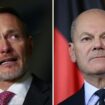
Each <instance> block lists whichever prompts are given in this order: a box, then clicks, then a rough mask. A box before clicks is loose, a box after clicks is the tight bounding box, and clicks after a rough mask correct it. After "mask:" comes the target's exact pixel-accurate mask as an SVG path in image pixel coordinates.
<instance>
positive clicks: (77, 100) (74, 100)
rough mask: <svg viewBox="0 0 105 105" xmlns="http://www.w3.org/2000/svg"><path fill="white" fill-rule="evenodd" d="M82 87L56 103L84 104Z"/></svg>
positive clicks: (63, 104)
mask: <svg viewBox="0 0 105 105" xmlns="http://www.w3.org/2000/svg"><path fill="white" fill-rule="evenodd" d="M83 103H84V89H83V88H81V89H80V90H79V91H78V92H76V93H75V94H74V95H72V96H70V97H68V98H67V99H65V100H64V101H63V102H61V103H60V104H58V105H84V104H83Z"/></svg>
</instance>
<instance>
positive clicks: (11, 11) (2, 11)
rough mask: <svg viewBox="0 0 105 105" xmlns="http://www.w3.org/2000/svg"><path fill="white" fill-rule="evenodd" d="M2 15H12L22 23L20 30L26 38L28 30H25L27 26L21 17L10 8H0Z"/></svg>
mask: <svg viewBox="0 0 105 105" xmlns="http://www.w3.org/2000/svg"><path fill="white" fill-rule="evenodd" d="M2 13H8V14H11V15H14V16H15V17H16V18H17V19H19V20H20V21H21V23H22V28H23V30H22V31H23V32H24V34H25V35H26V36H28V35H29V34H28V33H29V32H28V28H27V25H26V23H25V21H24V19H23V17H22V16H21V15H20V14H19V13H18V12H17V11H16V10H15V9H14V8H12V7H0V14H2Z"/></svg>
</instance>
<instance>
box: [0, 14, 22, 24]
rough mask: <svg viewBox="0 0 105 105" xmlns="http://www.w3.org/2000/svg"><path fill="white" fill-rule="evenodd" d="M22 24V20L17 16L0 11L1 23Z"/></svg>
mask: <svg viewBox="0 0 105 105" xmlns="http://www.w3.org/2000/svg"><path fill="white" fill-rule="evenodd" d="M13 24H14V25H21V24H22V22H21V21H20V20H19V19H18V18H17V17H16V16H15V15H12V14H9V13H0V25H13Z"/></svg>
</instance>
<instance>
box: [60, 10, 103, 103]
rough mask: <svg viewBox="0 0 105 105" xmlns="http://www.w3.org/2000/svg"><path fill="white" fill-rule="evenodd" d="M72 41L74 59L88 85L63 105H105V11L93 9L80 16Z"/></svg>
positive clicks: (71, 50) (74, 23) (74, 22)
mask: <svg viewBox="0 0 105 105" xmlns="http://www.w3.org/2000/svg"><path fill="white" fill-rule="evenodd" d="M71 38H72V42H71V43H70V45H71V46H70V56H71V59H72V61H73V62H74V63H77V65H78V67H79V69H80V72H81V73H82V74H83V77H84V80H85V81H84V85H83V87H82V88H81V89H80V90H79V91H78V92H77V93H76V94H75V95H73V96H71V97H69V98H68V99H66V100H64V101H63V102H62V103H60V104H59V105H105V102H104V100H105V94H104V93H105V90H104V89H105V11H104V10H101V9H90V10H87V11H85V12H83V13H82V14H80V15H79V16H78V17H77V18H76V19H75V20H74V21H73V23H72V26H71ZM100 94H101V95H100Z"/></svg>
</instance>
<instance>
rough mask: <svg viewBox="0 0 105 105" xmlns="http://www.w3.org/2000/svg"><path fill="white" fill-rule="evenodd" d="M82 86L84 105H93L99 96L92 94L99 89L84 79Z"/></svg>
mask: <svg viewBox="0 0 105 105" xmlns="http://www.w3.org/2000/svg"><path fill="white" fill-rule="evenodd" d="M84 88H85V105H95V103H96V102H97V101H98V99H99V97H98V96H97V95H94V93H95V92H96V91H97V90H99V89H98V88H96V87H94V86H93V85H91V84H89V83H88V82H86V81H85V85H84Z"/></svg>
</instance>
